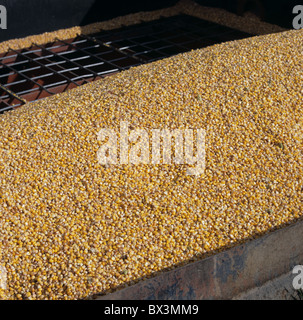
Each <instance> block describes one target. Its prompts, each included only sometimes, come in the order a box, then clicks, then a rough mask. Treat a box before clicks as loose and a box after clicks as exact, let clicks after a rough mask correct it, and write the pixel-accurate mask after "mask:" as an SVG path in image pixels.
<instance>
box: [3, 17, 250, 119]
mask: <svg viewBox="0 0 303 320" xmlns="http://www.w3.org/2000/svg"><path fill="white" fill-rule="evenodd" d="M250 36H252V35H251V34H248V33H244V32H241V31H238V30H235V29H232V28H228V27H225V26H222V25H219V24H216V23H213V22H210V21H206V20H203V19H199V18H196V17H192V16H188V15H184V14H181V15H178V16H174V17H168V18H167V17H162V18H160V19H159V20H156V21H149V22H142V23H140V24H135V25H132V26H123V27H121V28H119V29H115V30H103V31H101V32H97V33H94V34H91V35H78V36H77V37H75V38H72V39H67V40H61V39H55V41H53V42H51V43H48V44H45V45H38V44H36V43H33V44H32V46H31V47H30V48H27V49H23V50H10V51H9V52H7V53H5V54H1V55H0V83H1V84H2V86H3V87H4V88H5V89H6V90H8V91H9V90H11V89H15V91H14V90H11V91H12V92H11V93H8V92H6V91H5V90H4V91H3V93H2V94H1V93H0V113H1V112H3V111H6V110H9V109H12V108H14V107H15V106H19V105H22V104H24V101H25V100H27V101H34V100H37V99H41V98H44V97H45V96H49V95H52V94H55V93H57V92H63V91H65V90H69V89H70V88H73V87H76V86H79V85H82V84H84V83H87V82H90V81H94V80H97V79H101V78H104V77H106V76H108V75H111V74H113V73H116V72H120V71H122V70H126V69H128V68H131V67H133V66H137V65H140V64H145V63H149V62H152V61H155V60H159V59H162V58H165V57H169V56H172V55H174V54H178V53H182V52H185V51H189V50H191V49H196V48H202V47H205V46H209V45H212V44H215V43H220V42H224V41H228V40H237V39H241V38H244V37H250ZM0 89H1V88H0ZM4 92H5V93H4Z"/></svg>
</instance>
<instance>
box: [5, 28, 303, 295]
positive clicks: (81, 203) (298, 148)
mask: <svg viewBox="0 0 303 320" xmlns="http://www.w3.org/2000/svg"><path fill="white" fill-rule="evenodd" d="M302 43H303V30H301V31H295V30H294V31H288V32H282V33H276V34H272V35H266V36H259V37H253V38H248V39H244V40H240V41H233V42H228V43H224V44H218V45H215V46H212V47H208V48H205V49H201V50H195V51H192V52H189V53H184V54H179V55H176V56H173V57H171V58H167V59H164V60H161V61H157V62H153V63H151V64H147V65H142V66H139V67H135V68H132V69H130V70H128V71H124V72H121V73H119V74H116V75H113V76H111V77H108V78H105V79H103V80H100V81H96V82H92V83H90V84H87V85H84V86H81V87H79V88H76V89H73V90H70V91H68V92H65V93H62V94H59V95H55V96H53V97H49V98H46V99H43V100H40V101H37V102H34V103H31V104H26V105H25V106H23V107H20V108H18V109H16V110H14V111H11V112H7V113H5V114H3V115H1V116H0V137H1V139H0V227H1V238H0V246H1V247H0V249H1V250H0V263H1V264H2V265H3V266H4V267H5V269H6V271H7V289H6V290H5V297H6V298H7V299H81V298H87V297H89V296H90V295H93V294H95V293H102V292H109V291H110V290H115V288H117V287H118V286H121V285H123V284H126V283H130V284H131V283H134V282H135V281H137V280H138V279H142V278H143V279H144V278H146V277H149V276H152V275H154V274H157V272H160V271H161V270H163V269H167V268H172V267H174V266H176V265H180V264H182V263H186V262H187V261H189V260H195V259H199V258H201V257H204V256H205V255H207V254H212V253H214V252H219V251H220V250H224V249H226V248H228V247H231V246H233V245H234V244H236V243H240V242H244V241H248V240H249V239H253V238H255V237H258V236H260V235H262V234H264V233H267V232H270V231H272V230H275V229H277V228H280V227H283V226H285V225H287V224H289V223H293V222H294V221H296V220H298V219H300V218H301V217H302V212H303V210H302V209H303V201H302V197H303V168H302V155H303V154H302V151H303V150H302V146H303V127H302V124H303V115H302V103H303V89H302V81H303V56H302ZM121 121H128V122H129V123H130V125H131V126H132V127H133V128H144V129H163V128H169V129H174V128H179V129H182V128H192V129H198V128H202V129H205V130H206V136H205V145H206V167H205V172H204V174H203V175H200V176H190V175H187V174H186V170H187V166H186V165H177V164H171V165H167V164H166V165H164V164H162V165H152V164H138V165H130V164H126V165H107V166H104V165H101V164H99V163H98V161H97V156H96V155H97V152H98V150H99V148H100V146H101V145H102V142H101V141H99V140H98V132H99V131H100V129H102V128H112V129H114V130H117V131H119V126H120V122H121ZM2 291H3V290H2ZM2 294H3V293H2Z"/></svg>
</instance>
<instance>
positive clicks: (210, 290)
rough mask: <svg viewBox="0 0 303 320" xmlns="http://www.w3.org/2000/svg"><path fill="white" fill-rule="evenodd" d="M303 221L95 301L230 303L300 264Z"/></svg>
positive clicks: (302, 246)
mask: <svg viewBox="0 0 303 320" xmlns="http://www.w3.org/2000/svg"><path fill="white" fill-rule="evenodd" d="M302 239H303V221H299V222H297V223H295V224H293V225H290V226H287V227H284V228H282V229H279V230H277V231H274V232H272V233H269V234H267V235H265V236H262V237H260V238H258V239H255V240H252V241H249V242H247V243H244V244H241V245H238V246H235V247H233V248H231V249H229V250H226V251H225V252H221V253H218V254H215V255H213V256H210V257H208V258H205V259H203V260H200V261H197V262H194V263H190V264H188V265H186V266H184V267H180V268H176V269H174V270H172V271H169V272H164V273H162V274H161V275H159V276H157V277H154V278H150V279H148V280H145V281H141V282H138V283H137V284H135V285H133V286H130V287H127V288H124V289H121V290H119V291H116V292H114V293H111V294H108V295H103V296H102V295H95V296H93V297H92V298H93V299H98V300H122V299H123V300H134V299H136V300H176V299H180V300H194V299H198V300H200V299H232V298H233V297H235V296H237V295H238V294H240V293H242V292H244V291H246V290H249V289H251V288H254V287H256V286H260V285H262V284H264V283H265V282H266V281H268V280H271V279H274V278H276V277H278V276H280V275H282V274H285V273H287V272H289V271H291V270H292V269H293V267H294V266H295V265H298V264H303V243H302Z"/></svg>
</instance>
